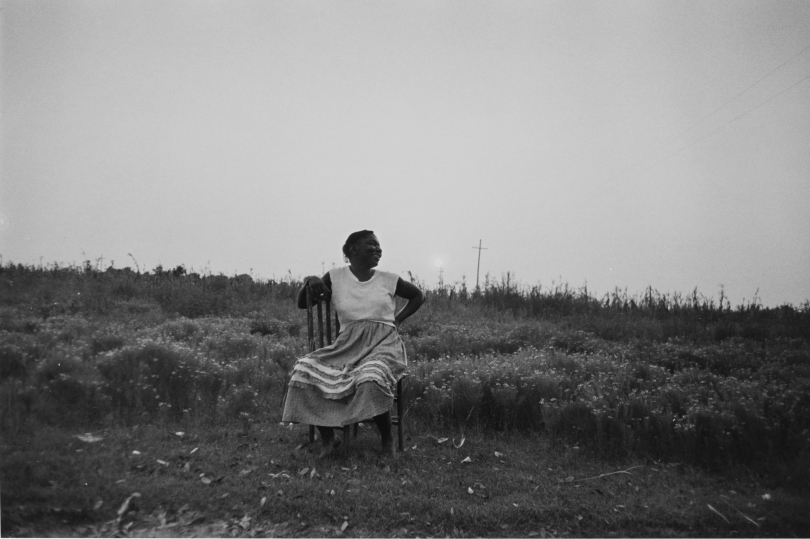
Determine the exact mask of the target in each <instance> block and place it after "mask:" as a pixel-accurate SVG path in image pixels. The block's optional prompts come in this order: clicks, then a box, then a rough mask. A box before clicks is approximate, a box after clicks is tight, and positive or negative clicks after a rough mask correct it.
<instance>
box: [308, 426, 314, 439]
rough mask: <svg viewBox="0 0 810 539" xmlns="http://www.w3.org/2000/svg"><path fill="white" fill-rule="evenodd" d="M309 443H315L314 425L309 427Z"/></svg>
mask: <svg viewBox="0 0 810 539" xmlns="http://www.w3.org/2000/svg"><path fill="white" fill-rule="evenodd" d="M309 441H310V443H311V442H314V441H315V425H310V426H309Z"/></svg>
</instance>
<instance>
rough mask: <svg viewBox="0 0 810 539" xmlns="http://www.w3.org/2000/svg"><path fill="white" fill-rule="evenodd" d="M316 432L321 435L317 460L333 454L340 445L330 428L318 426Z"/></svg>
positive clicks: (333, 430)
mask: <svg viewBox="0 0 810 539" xmlns="http://www.w3.org/2000/svg"><path fill="white" fill-rule="evenodd" d="M318 431H319V433H320V435H321V452H320V453H319V454H318V458H319V459H322V458H324V457H328V456H329V455H331V454H332V453H334V452H335V449H337V448H338V446H339V445H340V440H338V439H337V438H335V429H333V428H332V427H320V426H319V427H318Z"/></svg>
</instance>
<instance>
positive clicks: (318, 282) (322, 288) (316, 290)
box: [296, 272, 332, 309]
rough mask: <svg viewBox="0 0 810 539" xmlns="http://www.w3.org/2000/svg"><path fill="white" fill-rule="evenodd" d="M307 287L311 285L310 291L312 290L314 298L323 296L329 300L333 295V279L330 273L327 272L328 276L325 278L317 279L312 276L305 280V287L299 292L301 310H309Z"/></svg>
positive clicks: (298, 300)
mask: <svg viewBox="0 0 810 539" xmlns="http://www.w3.org/2000/svg"><path fill="white" fill-rule="evenodd" d="M307 285H309V288H310V290H312V297H314V298H318V297H320V296H321V295H323V296H324V297H325V298H328V297H329V296H330V295H331V294H332V277H330V276H329V272H326V275H324V276H323V277H317V276H315V275H312V276H310V277H307V278H305V279H304V286H302V287H301V290H299V291H298V299H297V300H296V301H297V302H298V308H299V309H306V308H307Z"/></svg>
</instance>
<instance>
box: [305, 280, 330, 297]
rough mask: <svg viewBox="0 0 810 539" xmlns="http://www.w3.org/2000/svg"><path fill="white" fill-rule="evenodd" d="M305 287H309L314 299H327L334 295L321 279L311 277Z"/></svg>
mask: <svg viewBox="0 0 810 539" xmlns="http://www.w3.org/2000/svg"><path fill="white" fill-rule="evenodd" d="M304 286H305V287H306V286H308V287H309V290H310V293H311V297H312V298H314V299H326V298H328V297H330V296H331V295H332V291H331V290H329V287H328V286H326V283H325V282H323V279H321V278H320V277H309V278H308V279H307V280H306V282H305V283H304Z"/></svg>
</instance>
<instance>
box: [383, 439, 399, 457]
mask: <svg viewBox="0 0 810 539" xmlns="http://www.w3.org/2000/svg"><path fill="white" fill-rule="evenodd" d="M382 454H383V456H384V457H390V458H392V459H395V458H397V448H396V446H395V445H394V439H393V438H391V437H389V438H387V439H386V438H383V439H382Z"/></svg>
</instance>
